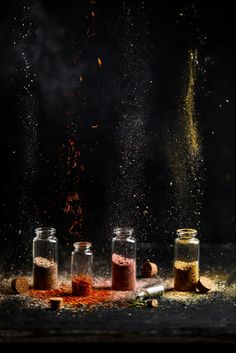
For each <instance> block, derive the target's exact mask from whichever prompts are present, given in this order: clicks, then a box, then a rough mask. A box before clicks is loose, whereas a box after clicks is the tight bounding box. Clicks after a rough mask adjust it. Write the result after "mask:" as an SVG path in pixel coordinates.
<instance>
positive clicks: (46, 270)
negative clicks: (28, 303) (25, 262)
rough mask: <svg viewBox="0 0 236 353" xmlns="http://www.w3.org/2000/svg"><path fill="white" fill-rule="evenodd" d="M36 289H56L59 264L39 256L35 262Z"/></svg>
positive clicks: (34, 284)
mask: <svg viewBox="0 0 236 353" xmlns="http://www.w3.org/2000/svg"><path fill="white" fill-rule="evenodd" d="M33 273H34V275H33V277H34V283H33V286H34V289H42V290H47V289H55V288H57V264H56V263H55V262H54V261H53V260H51V261H50V260H48V259H46V258H44V257H41V256H38V257H35V258H34V263H33Z"/></svg>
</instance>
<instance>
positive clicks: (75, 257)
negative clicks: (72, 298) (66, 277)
mask: <svg viewBox="0 0 236 353" xmlns="http://www.w3.org/2000/svg"><path fill="white" fill-rule="evenodd" d="M91 246H92V244H91V243H90V242H77V243H74V250H73V251H72V254H71V275H72V294H73V295H77V296H81V297H84V296H87V295H90V294H91V291H92V277H93V269H92V266H93V252H92V250H91Z"/></svg>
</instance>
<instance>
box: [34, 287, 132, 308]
mask: <svg viewBox="0 0 236 353" xmlns="http://www.w3.org/2000/svg"><path fill="white" fill-rule="evenodd" d="M28 295H29V296H30V297H31V298H34V299H38V300H41V301H42V303H44V304H46V305H49V304H50V299H51V298H54V299H55V298H63V303H64V306H65V307H75V308H79V307H81V306H82V307H90V308H91V307H97V306H100V305H102V306H112V305H113V304H114V303H119V304H122V303H123V304H124V305H125V303H127V300H128V299H129V295H130V292H116V291H113V290H111V289H108V288H106V289H102V288H100V289H99V288H91V292H90V294H89V295H88V296H76V295H73V294H72V291H71V286H70V285H68V284H65V283H62V284H61V285H60V287H59V289H55V290H35V289H32V290H30V291H29V292H28Z"/></svg>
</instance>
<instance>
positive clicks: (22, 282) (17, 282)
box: [11, 276, 29, 294]
mask: <svg viewBox="0 0 236 353" xmlns="http://www.w3.org/2000/svg"><path fill="white" fill-rule="evenodd" d="M11 289H12V290H13V292H14V293H15V294H24V293H27V292H28V290H29V281H28V278H27V277H22V276H19V277H16V278H13V280H12V281H11Z"/></svg>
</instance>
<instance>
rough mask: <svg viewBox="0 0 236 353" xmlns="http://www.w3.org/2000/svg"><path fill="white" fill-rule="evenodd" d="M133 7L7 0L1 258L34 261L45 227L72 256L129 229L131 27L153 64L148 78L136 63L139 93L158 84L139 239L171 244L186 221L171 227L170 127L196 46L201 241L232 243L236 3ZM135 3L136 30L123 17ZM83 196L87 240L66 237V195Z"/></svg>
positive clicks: (149, 106) (148, 127)
mask: <svg viewBox="0 0 236 353" xmlns="http://www.w3.org/2000/svg"><path fill="white" fill-rule="evenodd" d="M130 3H131V5H130V4H129V2H126V7H125V6H124V4H123V2H120V1H99V0H98V1H97V3H96V4H95V2H93V1H61V2H60V3H59V2H56V1H50V2H49V1H33V2H32V4H33V5H32V6H31V2H30V1H25V2H21V1H20V2H15V1H10V0H9V1H8V2H7V4H5V6H4V7H5V8H4V10H2V11H1V25H0V26H1V33H0V41H1V49H2V50H1V58H0V78H1V86H0V89H1V93H0V99H1V130H0V133H1V138H0V143H1V219H2V220H1V228H0V237H1V239H0V241H1V251H2V253H3V256H4V258H5V259H11V262H12V263H14V259H16V258H18V257H19V256H22V255H23V254H24V255H25V254H27V257H26V258H27V259H28V258H30V256H31V254H30V249H31V241H32V238H33V229H34V228H35V227H36V226H38V225H48V226H49V225H53V226H55V227H56V228H57V230H58V237H59V239H60V241H61V243H62V244H64V245H65V246H66V244H67V243H68V244H69V247H70V248H71V243H72V242H73V241H74V240H75V239H82V238H83V239H88V238H89V239H91V240H92V241H93V242H94V243H95V247H100V248H103V247H105V244H109V236H110V234H111V228H112V226H114V225H116V224H117V225H119V224H120V223H122V224H121V225H124V224H123V223H124V222H123V221H122V222H120V223H119V212H118V216H117V215H116V218H115V221H114V222H113V220H112V217H113V216H112V215H113V207H114V204H115V203H116V198H117V199H118V196H119V195H118V194H119V193H120V192H121V190H122V186H121V185H119V181H118V182H117V181H116V180H115V179H116V178H118V176H117V170H118V169H117V168H118V164H119V149H120V147H119V144H120V141H119V133H117V127H118V126H119V119H120V107H119V106H120V104H121V100H122V98H121V97H120V92H121V91H122V87H120V86H122V83H121V82H122V81H121V77H122V73H123V72H125V70H126V68H125V61H124V62H122V56H123V55H124V52H125V50H126V48H125V46H126V44H127V42H126V41H125V39H124V37H125V34H127V30H129V31H131V34H130V36H131V37H130V38H131V39H130V40H131V42H132V40H133V39H134V41H136V45H138V50H137V53H136V54H135V55H138V53H139V50H140V55H141V56H142V60H143V62H144V64H145V65H146V66H147V67H148V69H145V68H143V69H142V70H143V71H142V72H141V74H140V73H139V72H137V70H138V67H137V66H135V64H134V74H133V75H132V79H133V80H135V74H136V76H137V81H139V83H138V85H139V88H140V87H141V88H140V89H141V90H142V84H141V83H140V81H142V80H144V81H145V80H146V81H148V82H150V81H152V85H150V90H149V93H148V95H147V94H146V98H147V99H146V102H145V106H143V108H142V109H143V111H145V114H146V115H145V114H144V115H145V116H146V117H145V141H146V144H145V146H146V147H145V148H146V149H145V152H143V151H142V152H140V154H142V163H143V164H144V171H143V176H142V177H143V180H144V182H145V184H146V187H145V188H144V191H143V192H144V194H145V196H144V200H143V199H142V202H144V203H145V205H148V217H147V219H144V217H143V218H142V217H141V218H142V219H141V220H140V222H139V224H138V221H137V219H135V222H137V227H138V229H139V230H138V231H137V233H139V237H140V238H139V239H140V241H146V242H150V243H151V242H160V243H163V244H165V243H166V244H167V243H170V242H172V241H173V233H174V232H175V230H176V229H177V228H178V227H180V226H184V225H185V224H183V223H181V222H180V221H179V218H178V212H177V214H176V215H174V216H173V219H172V217H171V213H170V212H168V211H169V210H170V209H171V206H172V204H173V202H174V201H173V197H172V196H173V195H172V191H171V188H170V183H171V182H172V177H171V175H170V172H169V166H168V161H167V157H166V155H165V143H166V140H167V137H168V138H171V137H170V134H171V133H172V132H173V131H172V132H171V131H169V132H168V131H167V130H166V125H168V120H173V119H177V118H176V117H177V112H178V104H179V101H180V99H181V92H182V88H183V84H184V72H185V69H184V68H185V65H186V55H187V50H188V48H190V47H197V48H198V50H199V60H200V65H201V67H202V70H201V74H200V75H199V83H198V90H197V104H196V107H197V116H198V127H199V132H200V135H201V137H202V145H203V159H204V169H205V171H204V173H203V174H204V177H203V179H204V181H203V185H202V189H203V190H204V195H203V198H202V211H201V216H200V221H201V222H200V225H199V226H198V225H197V228H198V229H199V231H200V238H201V240H202V241H205V242H214V243H218V242H220V243H228V242H234V241H235V238H234V235H235V149H234V147H235V146H234V144H235V141H234V135H235V116H234V108H235V103H234V93H235V89H234V81H235V76H234V74H235V57H234V54H233V53H234V49H235V48H234V33H233V22H234V21H233V12H234V11H233V8H232V6H233V5H230V1H225V2H214V4H213V3H212V1H203V2H199V1H195V2H193V1H143V9H142V11H141V13H140V7H139V2H137V3H136V4H135V5H134V4H133V5H132V2H130ZM218 3H219V4H218ZM24 6H25V8H24ZM28 7H29V8H28ZM129 7H131V15H130V16H131V22H132V21H133V22H134V24H135V26H134V30H133V31H134V33H132V26H131V27H129V26H130V24H127V21H126V15H127V11H128V10H127V8H128V9H129ZM141 7H142V6H141ZM132 16H133V17H132ZM125 26H126V27H125ZM127 26H128V27H127ZM130 28H131V29H130ZM25 34H27V35H26V36H25ZM139 41H140V43H139ZM137 43H138V44H137ZM126 54H127V53H126ZM98 58H100V59H101V61H102V65H101V66H100V65H99V62H98V61H97V60H98ZM139 59H140V58H139ZM139 59H138V58H137V61H139ZM130 62H131V64H133V61H132V60H131V61H130ZM130 62H129V63H130ZM139 62H140V61H139ZM145 65H144V66H145ZM28 66H29V67H28ZM131 66H132V65H131ZM129 70H131V71H132V67H131V69H129ZM80 77H81V78H80ZM31 80H32V82H31ZM27 85H29V86H28V88H27ZM167 135H168V136H167ZM122 136H123V135H122ZM123 138H124V139H125V138H126V135H124V136H123ZM69 139H73V140H74V141H76V144H77V145H78V150H80V153H81V156H80V157H79V162H78V163H79V165H83V166H84V168H85V169H84V172H82V171H81V169H80V167H78V165H77V167H76V168H75V170H76V173H81V177H80V182H79V183H80V184H79V187H77V186H76V187H75V186H74V183H75V179H74V175H73V174H72V175H71V174H68V168H69V167H68V160H67V158H68V140H69ZM132 143H133V141H132ZM137 143H138V141H137ZM134 175H135V172H134ZM133 177H134V176H133ZM74 189H76V190H77V191H79V194H80V195H79V196H80V197H81V201H79V202H78V203H79V205H80V206H81V207H82V209H83V217H84V220H83V228H82V230H80V232H81V235H79V236H78V235H75V234H74V235H73V234H72V235H70V234H69V232H68V227H69V223H70V221H71V219H70V217H68V215H66V214H65V213H64V211H63V210H64V208H65V200H66V195H67V192H68V191H71V190H74ZM175 196H176V197H177V198H178V195H175ZM189 212H190V213H191V212H192V210H191V209H190V210H189ZM114 217H115V216H114ZM72 218H73V217H72ZM125 225H126V224H125ZM132 225H135V224H132ZM187 226H192V227H195V226H196V225H195V224H194V223H193V224H187ZM142 233H143V234H145V237H143V238H142V237H141V235H142Z"/></svg>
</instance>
